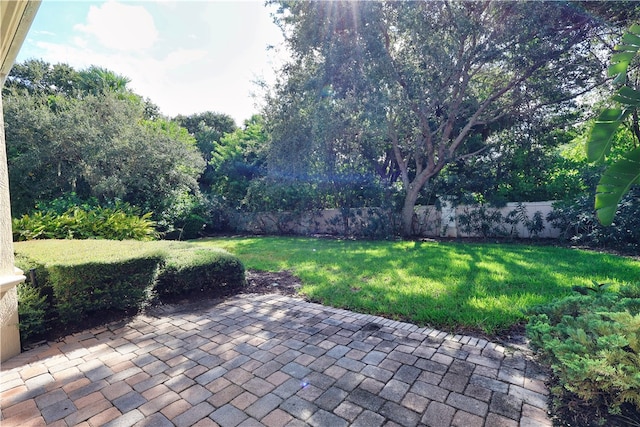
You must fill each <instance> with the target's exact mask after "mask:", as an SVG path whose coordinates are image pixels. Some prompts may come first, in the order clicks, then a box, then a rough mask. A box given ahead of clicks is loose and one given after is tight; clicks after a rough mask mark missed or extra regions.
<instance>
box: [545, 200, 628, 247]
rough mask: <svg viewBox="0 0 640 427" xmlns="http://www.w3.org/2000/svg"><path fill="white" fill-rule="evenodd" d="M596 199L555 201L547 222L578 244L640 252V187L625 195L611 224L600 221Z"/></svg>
mask: <svg viewBox="0 0 640 427" xmlns="http://www.w3.org/2000/svg"><path fill="white" fill-rule="evenodd" d="M593 200H594V196H593V195H583V196H580V197H578V198H577V199H575V200H566V201H561V202H558V203H555V204H554V205H553V211H552V212H551V213H550V214H549V215H548V216H547V221H550V222H551V225H552V226H554V227H556V228H558V229H560V230H561V232H562V236H563V237H564V238H565V239H567V240H569V241H571V242H573V243H575V244H579V245H585V246H590V247H593V248H608V249H614V250H619V251H623V252H626V253H632V254H637V253H638V250H639V249H640V216H639V215H638V212H639V211H640V189H632V190H631V191H630V192H629V193H628V194H627V195H626V196H625V197H623V199H622V201H621V202H620V204H619V207H618V212H617V214H616V217H615V219H614V220H613V222H612V223H611V225H610V226H604V225H602V223H600V221H598V217H597V216H596V211H595V209H594V207H593V206H594V201H593Z"/></svg>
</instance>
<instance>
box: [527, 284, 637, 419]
mask: <svg viewBox="0 0 640 427" xmlns="http://www.w3.org/2000/svg"><path fill="white" fill-rule="evenodd" d="M586 289H587V288H582V290H583V291H584V292H582V293H580V295H574V296H569V297H566V298H564V299H561V300H558V301H554V302H552V303H550V304H547V305H545V306H540V307H537V308H535V309H532V310H531V311H530V314H531V317H530V320H529V324H528V326H527V334H528V335H529V338H530V339H531V344H532V345H533V346H534V347H535V348H536V349H538V351H539V353H540V354H541V355H542V356H543V358H544V360H545V361H547V362H548V363H549V364H550V366H551V369H552V370H553V373H554V375H555V376H556V378H557V380H558V385H557V386H556V387H554V388H553V391H554V392H555V393H556V396H555V397H556V399H554V402H555V406H556V408H557V409H559V410H560V411H561V412H562V411H565V412H566V413H567V415H565V416H568V417H570V418H573V419H574V420H577V419H578V418H576V417H580V416H582V415H583V414H580V413H573V414H571V412H572V411H574V408H576V409H577V408H580V409H579V411H582V410H583V409H584V406H590V407H592V408H593V409H594V410H595V413H596V418H599V419H600V420H601V421H604V420H606V419H608V418H611V416H616V417H626V418H629V417H633V414H634V412H635V411H638V410H640V286H638V285H634V286H629V287H626V288H623V289H622V290H621V291H620V292H619V293H614V292H607V291H606V286H605V285H596V286H595V287H593V288H591V291H587V290H586ZM636 416H637V413H636ZM614 418H615V417H614ZM636 422H640V419H636ZM587 425H588V423H587Z"/></svg>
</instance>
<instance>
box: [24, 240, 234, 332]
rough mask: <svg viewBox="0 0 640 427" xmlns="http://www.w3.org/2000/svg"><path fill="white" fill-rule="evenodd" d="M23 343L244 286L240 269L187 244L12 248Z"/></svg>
mask: <svg viewBox="0 0 640 427" xmlns="http://www.w3.org/2000/svg"><path fill="white" fill-rule="evenodd" d="M15 250H16V265H17V266H18V267H20V268H21V269H23V270H24V271H25V272H26V275H27V281H26V282H25V283H24V284H21V285H20V286H19V287H18V301H19V304H18V311H19V316H20V332H21V338H22V341H23V343H29V342H31V341H33V340H36V339H41V338H43V337H46V336H47V334H48V333H49V332H50V331H64V330H66V329H73V328H77V327H78V326H82V325H83V324H85V323H86V322H87V320H90V319H91V318H94V317H97V318H101V317H104V316H106V315H113V313H114V312H122V313H126V312H136V311H138V310H140V309H141V308H143V307H144V306H145V305H147V304H149V303H151V302H152V301H154V300H163V299H167V298H171V297H175V296H177V295H181V294H184V293H187V292H191V291H221V290H227V289H231V288H239V287H241V286H243V285H244V283H245V279H244V266H243V265H242V263H241V262H240V261H239V260H238V259H237V258H236V257H235V256H233V255H231V254H229V253H228V252H225V251H223V250H221V249H219V250H214V249H202V248H199V247H196V246H194V245H191V244H189V243H185V242H165V241H158V242H137V241H107V240H42V241H30V242H20V243H16V244H15Z"/></svg>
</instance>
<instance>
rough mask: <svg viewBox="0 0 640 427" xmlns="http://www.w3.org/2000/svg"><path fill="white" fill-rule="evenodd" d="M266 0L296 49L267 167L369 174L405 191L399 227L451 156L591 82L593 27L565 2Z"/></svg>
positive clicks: (281, 87)
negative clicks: (321, 0)
mask: <svg viewBox="0 0 640 427" xmlns="http://www.w3.org/2000/svg"><path fill="white" fill-rule="evenodd" d="M273 3H275V4H277V6H278V7H279V9H278V13H277V15H276V19H277V22H278V23H280V25H281V26H282V27H283V33H284V34H286V42H287V45H288V47H289V48H290V50H291V52H292V57H291V61H289V62H288V63H287V64H285V65H284V66H283V68H282V70H281V73H280V79H279V80H278V82H277V83H276V85H275V87H274V90H273V91H272V93H273V95H272V96H271V97H270V98H269V99H268V100H267V101H268V102H267V108H266V110H267V119H268V120H267V122H268V128H269V129H270V130H271V131H272V137H273V140H272V145H271V148H270V156H269V169H270V173H272V174H273V175H274V176H277V175H278V174H282V173H284V174H287V175H289V176H296V177H306V176H314V175H322V176H327V177H332V176H341V175H345V174H346V173H347V172H346V171H356V173H363V172H369V174H370V175H374V174H375V175H376V176H377V177H379V178H380V180H381V181H382V182H384V183H385V186H388V187H391V186H393V185H396V186H398V187H399V188H401V192H402V196H404V198H405V200H404V203H403V204H402V217H401V218H402V231H403V234H405V235H410V234H411V232H412V229H411V226H412V218H413V213H414V207H415V204H416V201H417V200H418V198H419V197H420V193H421V191H422V190H423V189H425V188H428V187H429V186H430V185H431V184H432V183H433V179H434V178H435V177H436V176H437V175H438V174H439V173H440V172H441V171H442V170H443V169H444V168H445V167H446V166H447V165H449V164H452V163H456V162H461V163H464V160H465V159H469V158H472V157H474V156H478V155H482V154H485V153H486V152H487V151H488V149H489V148H490V146H491V145H494V143H495V139H494V138H492V137H493V136H495V135H496V134H497V133H499V132H501V131H503V130H505V129H509V128H511V127H512V126H514V124H515V125H516V126H518V125H519V124H520V123H522V122H523V121H526V119H527V118H529V117H531V116H532V115H534V114H535V112H537V111H542V112H543V114H544V115H546V116H550V117H555V116H558V115H564V114H565V113H566V111H567V110H568V109H569V110H570V109H571V108H572V106H571V105H570V103H569V102H567V100H568V99H571V98H572V97H575V96H576V95H577V94H580V93H583V92H584V90H585V88H588V87H591V86H593V85H594V84H595V83H596V81H597V80H599V79H600V74H601V73H600V71H601V69H600V65H599V64H596V63H594V61H592V56H591V53H590V52H592V51H593V50H594V49H597V47H595V46H593V44H592V42H593V41H594V40H597V36H598V35H600V34H599V32H600V30H601V29H602V28H601V25H600V24H599V23H598V22H597V21H596V20H595V19H593V18H592V16H590V15H589V14H588V13H585V12H584V11H583V10H580V9H579V8H575V7H573V6H572V5H570V4H567V3H557V2H556V3H551V2H480V3H478V2H452V3H448V2H411V1H408V2H392V1H384V2H347V1H334V2H296V1H287V0H281V1H275V0H274V1H273ZM568 23H569V24H568ZM525 87H526V90H524V88H525ZM565 107H566V108H565ZM491 154H493V153H488V154H487V157H488V158H489V159H492V157H491ZM519 160H520V161H524V160H525V158H524V157H523V158H522V159H519ZM540 175H541V174H537V177H539V176H540ZM523 176H524V177H527V175H526V174H523ZM518 182H519V180H518V177H517V176H514V177H513V178H512V179H511V180H510V183H513V184H517V183H518ZM536 184H537V181H536V180H533V179H532V180H531V181H529V182H527V185H526V186H523V188H522V189H521V190H522V191H521V192H522V193H533V192H534V190H535V189H536ZM518 190H520V189H518ZM487 192H489V191H487Z"/></svg>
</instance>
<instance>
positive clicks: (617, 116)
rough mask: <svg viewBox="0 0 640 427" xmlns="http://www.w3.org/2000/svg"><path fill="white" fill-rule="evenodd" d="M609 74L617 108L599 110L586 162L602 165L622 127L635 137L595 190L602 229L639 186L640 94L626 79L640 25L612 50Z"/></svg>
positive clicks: (639, 41)
mask: <svg viewBox="0 0 640 427" xmlns="http://www.w3.org/2000/svg"><path fill="white" fill-rule="evenodd" d="M615 50H616V51H617V53H615V54H614V55H613V56H612V57H611V65H610V66H609V70H608V74H609V76H610V77H614V76H615V78H614V80H613V83H614V84H616V85H620V88H619V89H618V90H617V91H616V93H615V94H614V96H613V97H612V98H611V100H612V101H613V102H614V103H616V104H617V105H616V106H614V107H610V108H605V109H604V110H602V112H601V113H600V115H599V116H598V118H597V119H596V121H595V123H594V125H593V127H592V129H591V134H590V135H589V139H588V141H587V158H588V159H589V160H591V161H598V162H602V161H604V160H605V159H606V158H607V157H608V156H609V154H610V153H611V148H612V145H613V141H614V135H615V134H616V132H617V131H618V129H619V128H620V126H621V125H623V124H626V125H628V126H629V127H630V128H631V130H632V132H631V133H632V134H633V136H634V144H633V148H632V149H630V150H629V151H627V152H625V153H623V155H622V157H621V158H619V159H617V160H616V161H614V163H613V164H611V165H609V166H608V167H607V168H606V170H605V171H604V173H603V174H602V177H601V178H600V182H599V183H598V186H597V188H596V199H595V208H596V211H597V214H598V219H599V220H600V222H601V223H602V224H603V225H611V223H612V222H613V218H614V216H615V214H616V209H617V206H618V203H619V202H620V200H621V199H622V197H623V196H624V195H625V194H626V193H627V192H628V191H629V190H630V189H631V187H632V186H633V185H634V184H639V183H640V147H639V146H638V142H639V141H640V122H639V118H638V113H639V111H640V90H639V87H638V86H639V83H638V81H637V79H635V82H634V81H632V79H629V74H631V70H630V67H631V65H632V63H633V62H634V61H636V60H637V57H638V51H639V50H640V25H638V24H635V25H632V26H631V28H629V30H628V31H627V32H626V33H625V34H624V36H623V37H622V43H620V44H618V45H617V46H616V47H615Z"/></svg>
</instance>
